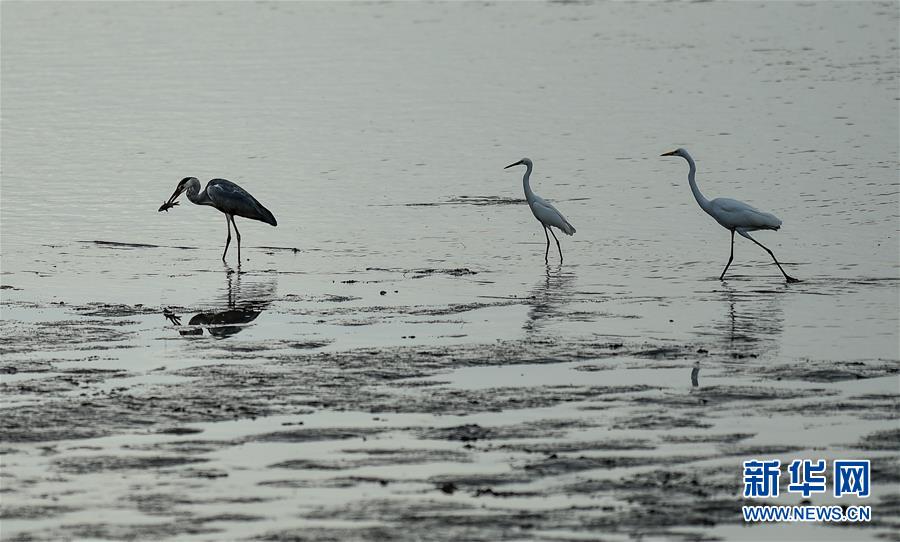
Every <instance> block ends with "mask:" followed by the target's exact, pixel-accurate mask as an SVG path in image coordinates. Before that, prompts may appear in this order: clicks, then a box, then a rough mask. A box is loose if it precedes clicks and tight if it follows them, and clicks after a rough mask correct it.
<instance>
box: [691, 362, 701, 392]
mask: <svg viewBox="0 0 900 542" xmlns="http://www.w3.org/2000/svg"><path fill="white" fill-rule="evenodd" d="M699 387H700V362H699V361H698V362H696V363H694V368H693V369H691V388H699ZM691 391H693V390H691Z"/></svg>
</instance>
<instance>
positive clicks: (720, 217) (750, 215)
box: [662, 148, 799, 282]
mask: <svg viewBox="0 0 900 542" xmlns="http://www.w3.org/2000/svg"><path fill="white" fill-rule="evenodd" d="M662 156H680V157H682V158H684V159H685V160H687V163H688V166H689V167H690V171H688V184H690V186H691V192H692V193H693V194H694V199H696V200H697V203H698V204H699V205H700V208H701V209H703V210H704V211H706V213H707V214H708V215H709V216H711V217H713V218H714V219H715V220H716V222H718V223H719V224H720V225H721V226H722V227H723V228H725V229H727V230H729V231H730V232H731V256H730V257H729V258H728V263H727V264H726V265H725V269H723V270H722V274H721V275H720V276H719V280H722V279H724V278H725V271H728V266H730V265H731V262H732V260H734V233H735V232H737V233H738V235H741V236H742V237H746V238H747V239H749V240H751V241H753V242H754V243H756V244H757V245H759V246H761V247H762V248H763V249H764V250H765V251H766V252H768V253H769V255H770V256H772V259H773V260H774V261H775V265H777V266H778V269H780V270H781V274H782V275H784V278H785V279H786V280H787V281H788V282H799V281H798V280H797V279H795V278H793V277H791V276H788V274H787V273H785V272H784V269H782V268H781V264H780V263H778V259H777V258H775V254H773V253H772V251H771V250H769V249H768V248H766V247H765V246H764V245H763V244H762V243H760V242H759V241H757V240H756V239H754V238H752V237H750V234H749V232H751V231H756V230H778V229H779V228H781V219H780V218H778V217H777V216H775V215H773V214H771V213H766V212H763V211H760V210H759V209H757V208H756V207H753V206H752V205H749V204H747V203H744V202H743V201H738V200H736V199H731V198H716V199H714V200H712V201H710V200H708V199H706V197H705V196H704V195H703V194H702V193H701V192H700V189H699V188H697V181H696V179H695V178H694V177H695V175H696V173H697V166H696V165H695V164H694V159H693V158H691V155H690V154H688V151H686V150H685V149H680V148H679V149H676V150H674V151H671V152H667V153H664V154H662Z"/></svg>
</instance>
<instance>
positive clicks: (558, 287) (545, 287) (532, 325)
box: [522, 264, 576, 331]
mask: <svg viewBox="0 0 900 542" xmlns="http://www.w3.org/2000/svg"><path fill="white" fill-rule="evenodd" d="M575 277H576V275H575V273H574V272H572V271H571V267H569V268H567V270H566V271H563V270H562V265H561V264H560V265H556V266H549V265H548V266H547V267H546V269H545V272H544V274H543V276H542V277H541V278H540V279H539V280H538V281H537V283H535V285H534V288H532V289H531V296H530V302H529V304H530V306H531V307H530V308H529V309H528V320H527V321H526V322H525V324H524V325H523V326H522V328H523V329H525V330H527V331H538V330H540V328H541V327H542V326H543V324H544V323H546V322H547V321H549V320H552V319H554V318H560V317H567V316H568V313H564V312H563V311H562V308H563V307H564V306H565V305H567V304H568V303H570V302H571V301H573V299H572V298H573V295H574V292H573V291H572V286H573V284H574V283H575Z"/></svg>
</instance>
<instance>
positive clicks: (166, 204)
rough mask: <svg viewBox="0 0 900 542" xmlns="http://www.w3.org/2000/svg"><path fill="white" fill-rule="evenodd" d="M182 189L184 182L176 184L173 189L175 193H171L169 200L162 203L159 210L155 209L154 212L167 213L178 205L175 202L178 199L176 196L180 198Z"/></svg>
mask: <svg viewBox="0 0 900 542" xmlns="http://www.w3.org/2000/svg"><path fill="white" fill-rule="evenodd" d="M184 187H185V182H184V181H182V182H180V183H178V186H177V187H175V192H173V193H172V196H171V197H170V198H169V200H168V201H166V202H164V203H163V204H162V205H160V206H159V209H157V210H156V212H157V213H161V212H163V211H166V212H169V209H171V208H172V207H175V206H176V205H178V202H177V201H175V200H176V199H178V196H180V195H181V193H182V192H184Z"/></svg>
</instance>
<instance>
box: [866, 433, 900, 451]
mask: <svg viewBox="0 0 900 542" xmlns="http://www.w3.org/2000/svg"><path fill="white" fill-rule="evenodd" d="M855 447H856V448H860V449H862V450H890V451H895V452H896V451H900V429H888V430H887V431H876V432H874V433H871V434H869V435H866V436H865V437H863V438H862V439H860V441H859V443H857V444H856V446H855Z"/></svg>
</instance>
